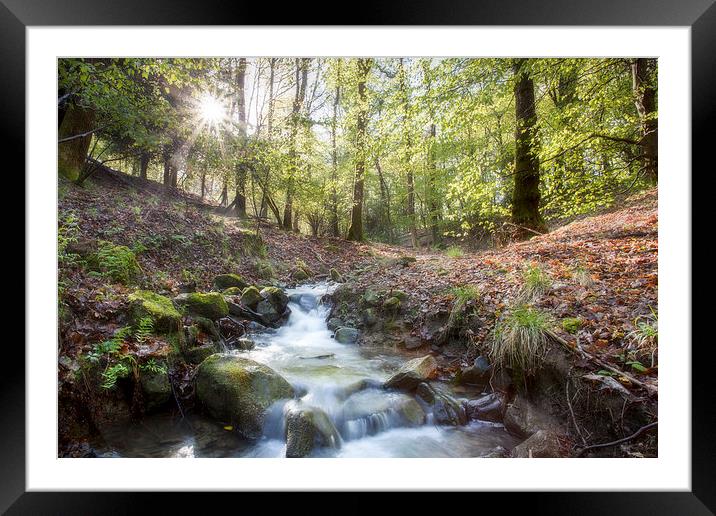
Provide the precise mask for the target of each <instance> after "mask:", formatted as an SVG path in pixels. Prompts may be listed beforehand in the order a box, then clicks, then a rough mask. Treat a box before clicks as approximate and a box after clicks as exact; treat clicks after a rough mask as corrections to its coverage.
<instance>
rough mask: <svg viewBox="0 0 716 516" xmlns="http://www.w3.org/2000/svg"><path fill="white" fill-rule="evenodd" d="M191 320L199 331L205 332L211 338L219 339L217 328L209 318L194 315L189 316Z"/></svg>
mask: <svg viewBox="0 0 716 516" xmlns="http://www.w3.org/2000/svg"><path fill="white" fill-rule="evenodd" d="M191 322H192V323H193V324H194V325H196V326H197V328H199V330H200V331H202V332H204V333H206V334H207V335H208V336H209V337H211V339H212V340H214V341H218V340H221V334H220V333H219V328H218V327H217V325H216V324H215V323H214V321H212V320H211V319H209V318H207V317H200V316H198V315H195V316H193V317H191Z"/></svg>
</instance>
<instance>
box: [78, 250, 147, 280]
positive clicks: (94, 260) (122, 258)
mask: <svg viewBox="0 0 716 516" xmlns="http://www.w3.org/2000/svg"><path fill="white" fill-rule="evenodd" d="M89 264H90V266H91V267H92V268H93V269H94V270H95V271H96V272H97V273H98V274H100V275H101V276H103V277H107V278H110V279H111V280H112V281H116V282H117V283H123V284H129V283H131V282H133V281H135V280H136V279H137V278H138V277H139V274H140V273H141V268H140V266H139V263H138V262H137V257H136V256H135V254H134V251H132V250H131V249H130V248H129V247H127V246H124V245H116V244H113V243H112V242H105V241H102V242H100V243H99V249H98V250H97V252H96V253H94V254H93V255H92V256H91V257H90V259H89Z"/></svg>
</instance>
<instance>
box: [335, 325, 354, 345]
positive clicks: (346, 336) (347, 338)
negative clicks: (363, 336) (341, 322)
mask: <svg viewBox="0 0 716 516" xmlns="http://www.w3.org/2000/svg"><path fill="white" fill-rule="evenodd" d="M358 335H359V332H358V330H356V329H355V328H350V327H348V326H343V327H341V328H338V329H337V330H336V341H338V342H340V343H341V344H355V343H356V342H358Z"/></svg>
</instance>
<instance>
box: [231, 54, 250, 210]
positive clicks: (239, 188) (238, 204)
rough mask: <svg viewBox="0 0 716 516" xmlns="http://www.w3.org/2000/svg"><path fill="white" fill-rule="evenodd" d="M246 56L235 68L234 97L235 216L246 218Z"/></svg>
mask: <svg viewBox="0 0 716 516" xmlns="http://www.w3.org/2000/svg"><path fill="white" fill-rule="evenodd" d="M245 83H246V58H245V57H242V58H240V59H239V65H238V67H237V69H236V97H237V99H236V100H237V105H238V108H239V159H238V161H237V163H236V197H235V201H234V203H235V208H236V216H237V217H240V218H246V158H247V156H246V147H247V142H246V99H245V94H244V91H245Z"/></svg>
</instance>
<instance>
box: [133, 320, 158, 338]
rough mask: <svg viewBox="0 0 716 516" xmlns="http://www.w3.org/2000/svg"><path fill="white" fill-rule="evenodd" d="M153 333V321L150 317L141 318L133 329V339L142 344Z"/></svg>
mask: <svg viewBox="0 0 716 516" xmlns="http://www.w3.org/2000/svg"><path fill="white" fill-rule="evenodd" d="M152 333H154V319H153V318H152V317H151V316H146V317H142V318H141V319H140V320H139V322H138V323H137V326H136V328H134V338H135V339H136V341H137V342H144V341H146V340H147V337H149V336H150V335H151V334H152Z"/></svg>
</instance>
